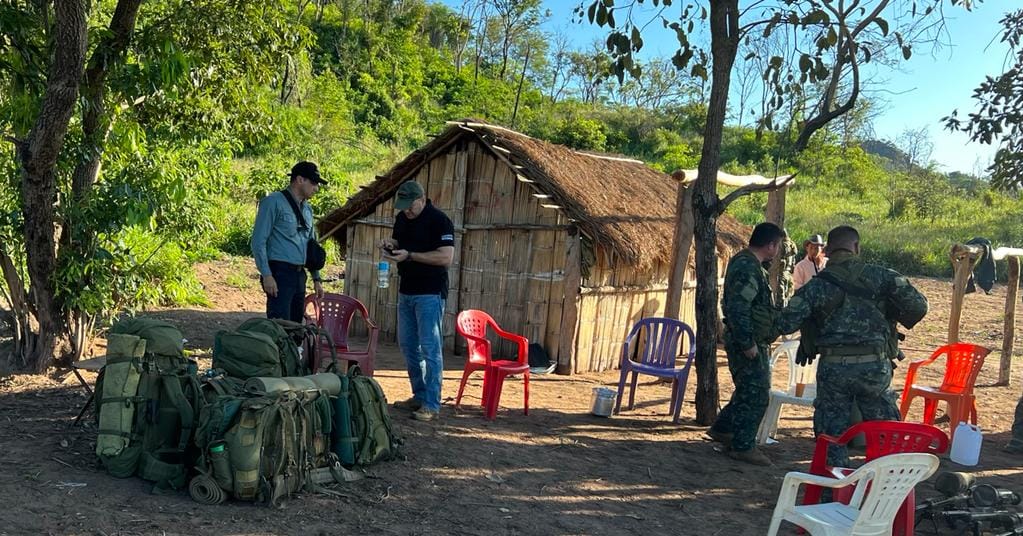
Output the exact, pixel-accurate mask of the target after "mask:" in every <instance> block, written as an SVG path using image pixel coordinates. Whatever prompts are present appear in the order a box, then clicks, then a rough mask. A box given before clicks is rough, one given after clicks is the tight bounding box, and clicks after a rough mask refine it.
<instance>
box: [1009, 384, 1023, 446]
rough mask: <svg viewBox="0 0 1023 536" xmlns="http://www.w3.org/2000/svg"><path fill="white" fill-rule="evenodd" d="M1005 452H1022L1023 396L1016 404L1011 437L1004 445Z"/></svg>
mask: <svg viewBox="0 0 1023 536" xmlns="http://www.w3.org/2000/svg"><path fill="white" fill-rule="evenodd" d="M1005 452H1008V453H1010V454H1023V397H1020V399H1019V402H1018V403H1017V404H1016V417H1015V420H1014V421H1013V423H1012V438H1011V439H1009V444H1008V445H1005Z"/></svg>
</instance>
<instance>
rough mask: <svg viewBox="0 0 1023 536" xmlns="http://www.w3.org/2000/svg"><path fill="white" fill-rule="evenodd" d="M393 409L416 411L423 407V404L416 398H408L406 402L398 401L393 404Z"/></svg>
mask: <svg viewBox="0 0 1023 536" xmlns="http://www.w3.org/2000/svg"><path fill="white" fill-rule="evenodd" d="M394 407H395V409H408V410H412V411H417V410H418V409H419V408H421V407H423V402H422V401H421V400H419V399H418V398H416V397H412V398H409V399H408V400H398V401H397V402H395V403H394Z"/></svg>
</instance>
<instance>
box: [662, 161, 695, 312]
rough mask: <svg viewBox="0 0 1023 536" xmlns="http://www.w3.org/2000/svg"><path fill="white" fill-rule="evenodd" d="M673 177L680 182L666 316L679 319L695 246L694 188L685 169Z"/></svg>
mask: <svg viewBox="0 0 1023 536" xmlns="http://www.w3.org/2000/svg"><path fill="white" fill-rule="evenodd" d="M671 177H672V178H673V179H675V180H676V181H677V182H678V196H677V198H676V201H675V233H674V235H673V236H672V239H671V273H669V274H668V296H667V298H666V300H665V304H664V316H666V317H668V318H674V319H675V320H678V319H679V315H680V314H681V309H682V286H683V285H684V284H685V279H686V267H688V266H689V251H690V250H691V249H692V248H693V190H692V188H689V187H688V185H686V184H685V182H684V181H685V177H686V174H685V172H684V171H676V172H675V173H672V174H671Z"/></svg>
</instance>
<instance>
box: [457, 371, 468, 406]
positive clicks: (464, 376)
mask: <svg viewBox="0 0 1023 536" xmlns="http://www.w3.org/2000/svg"><path fill="white" fill-rule="evenodd" d="M470 374H472V369H470V368H467V369H465V370H464V371H462V381H461V382H460V383H459V384H458V395H457V396H455V409H457V408H458V407H459V404H461V403H462V393H463V392H464V391H465V382H466V381H467V380H468V379H469V375H470Z"/></svg>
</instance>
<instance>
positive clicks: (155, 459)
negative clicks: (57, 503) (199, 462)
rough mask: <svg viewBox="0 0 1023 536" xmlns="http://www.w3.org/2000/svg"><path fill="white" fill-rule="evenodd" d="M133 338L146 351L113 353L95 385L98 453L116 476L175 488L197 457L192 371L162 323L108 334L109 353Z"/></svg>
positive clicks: (141, 323)
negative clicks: (136, 476) (194, 440)
mask: <svg viewBox="0 0 1023 536" xmlns="http://www.w3.org/2000/svg"><path fill="white" fill-rule="evenodd" d="M136 337H137V338H138V339H140V340H144V341H145V344H144V345H142V346H141V347H139V346H135V347H134V349H133V350H130V351H128V352H124V351H116V352H115V353H114V355H111V356H110V358H109V359H108V362H107V365H106V366H105V367H104V369H103V370H102V371H101V372H100V376H99V378H98V379H97V381H96V393H97V397H98V398H97V401H96V407H97V417H98V419H99V423H100V428H99V434H98V436H97V442H96V454H97V456H98V457H99V459H100V462H101V463H102V464H103V466H104V467H106V469H107V471H108V472H109V473H110V474H111V475H113V476H117V477H128V476H131V475H134V474H137V475H138V476H140V477H142V478H144V479H146V480H151V481H153V482H155V483H156V488H155V489H158V490H159V489H166V488H172V489H179V488H182V487H184V485H185V484H186V482H187V478H186V477H187V472H188V469H189V468H190V467H192V466H193V465H194V460H195V457H196V451H195V449H194V447H193V446H192V435H193V431H194V424H195V412H196V409H198V408H201V407H202V400H201V397H200V387H199V382H198V379H197V378H196V369H197V366H196V364H195V362H193V361H191V360H189V359H187V358H186V357H185V355H184V347H183V339H182V337H181V332H180V331H178V329H177V328H175V327H174V326H172V325H170V324H168V323H166V322H163V321H160V320H155V319H151V318H133V319H127V320H123V321H120V322H118V323H116V324H114V325H113V326H112V327H111V328H110V340H111V341H114V344H113V345H112V346H125V344H124V341H131V340H133V339H134V338H136ZM118 341H121V342H118ZM128 346H130V344H128ZM142 348H144V351H141V349H142ZM115 437H116V438H120V439H119V441H114V440H113V438H115Z"/></svg>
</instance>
